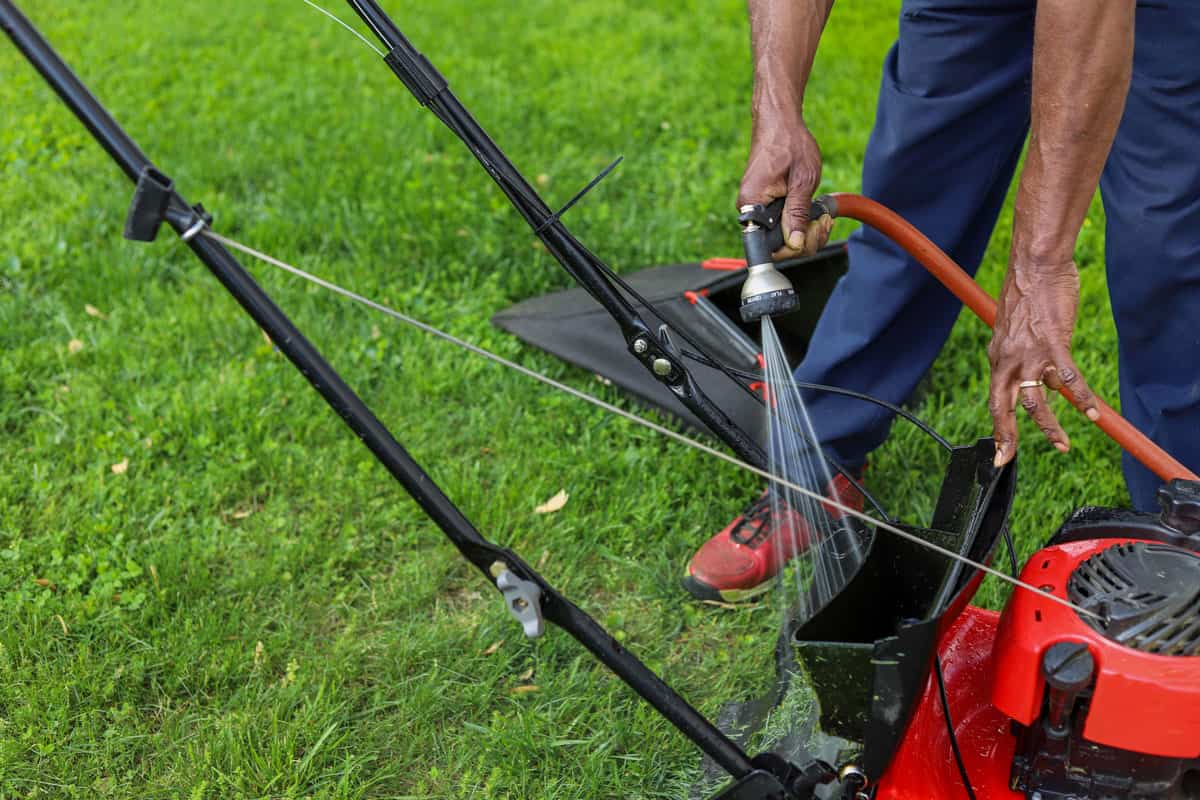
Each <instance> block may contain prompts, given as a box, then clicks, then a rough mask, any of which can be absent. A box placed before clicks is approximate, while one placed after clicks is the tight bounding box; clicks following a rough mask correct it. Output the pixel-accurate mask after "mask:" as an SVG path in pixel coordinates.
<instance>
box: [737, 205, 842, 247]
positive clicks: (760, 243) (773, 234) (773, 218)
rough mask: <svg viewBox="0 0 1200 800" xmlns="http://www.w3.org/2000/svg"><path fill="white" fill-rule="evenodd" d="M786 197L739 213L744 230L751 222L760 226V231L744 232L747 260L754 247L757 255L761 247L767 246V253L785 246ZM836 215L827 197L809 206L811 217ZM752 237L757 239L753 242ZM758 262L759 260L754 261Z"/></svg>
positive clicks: (739, 219)
mask: <svg viewBox="0 0 1200 800" xmlns="http://www.w3.org/2000/svg"><path fill="white" fill-rule="evenodd" d="M784 200H786V198H783V197H780V198H777V199H775V200H772V201H771V202H770V203H768V204H767V205H765V206H764V205H763V204H762V203H756V204H755V205H754V206H752V207H750V208H749V209H747V210H746V211H743V212H742V213H741V214H739V215H738V222H740V223H741V224H742V229H743V231H744V230H745V228H746V226H747V225H748V224H750V223H754V224H755V225H757V226H758V228H759V230H758V231H753V232H749V233H743V237H744V238H745V239H746V249H747V251H748V252H747V253H746V257H747V261H751V254H750V252H749V251H750V250H751V249H752V248H753V249H754V250H755V254H756V255H757V254H758V253H759V252H761V248H764V247H765V248H766V252H767V254H770V253H774V252H776V251H778V250H779V249H780V248H781V247H783V225H782V222H783V204H784ZM826 215H828V216H834V214H833V211H832V210H831V209H830V207H829V205H828V204H827V203H826V198H825V197H817V198H814V199H813V201H812V206H810V208H809V212H808V218H809V219H820V218H821V217H823V216H826ZM751 237H753V239H755V240H757V241H755V242H754V243H753V244H752V243H751ZM752 263H757V262H752Z"/></svg>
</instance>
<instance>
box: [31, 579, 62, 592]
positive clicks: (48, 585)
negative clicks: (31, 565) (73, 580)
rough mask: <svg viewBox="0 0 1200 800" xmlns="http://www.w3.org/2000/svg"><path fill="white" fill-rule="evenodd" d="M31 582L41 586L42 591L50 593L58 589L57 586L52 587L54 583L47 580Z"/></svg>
mask: <svg viewBox="0 0 1200 800" xmlns="http://www.w3.org/2000/svg"><path fill="white" fill-rule="evenodd" d="M33 582H34V583H36V584H37V585H38V586H41V587H42V588H44V589H49V590H51V591H54V590H55V589H57V588H58V587H57V586H55V585H54V581H51V580H49V579H48V578H34V579H33Z"/></svg>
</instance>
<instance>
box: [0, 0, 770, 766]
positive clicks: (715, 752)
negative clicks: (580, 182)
mask: <svg viewBox="0 0 1200 800" xmlns="http://www.w3.org/2000/svg"><path fill="white" fill-rule="evenodd" d="M0 28H3V30H4V32H5V33H6V34H8V36H9V37H10V38H11V39H12V40H13V42H14V43H15V44H16V45H17V47H18V49H19V50H20V51H21V53H22V54H23V55H24V56H25V58H26V59H27V60H28V61H29V62H30V63H31V64H33V65H34V67H35V68H36V69H37V70H38V71H39V72H40V73H41V74H42V76H43V77H44V78H45V79H46V82H47V83H49V84H50V86H51V87H52V88H53V89H54V91H55V92H57V93H58V95H59V96H60V97H61V98H62V99H63V102H65V103H66V104H67V106H68V107H69V108H70V109H71V110H72V111H73V112H74V113H75V115H76V116H77V117H79V119H80V120H81V121H82V122H83V123H84V125H86V126H87V128H88V130H89V131H91V133H92V135H93V136H94V137H95V138H96V140H97V141H98V142H99V143H100V144H101V145H102V146H103V147H104V149H105V150H106V151H108V153H109V154H110V155H111V156H112V157H113V159H114V160H115V161H116V162H117V163H118V164H119V165H120V166H121V169H122V170H124V172H125V174H126V175H127V176H128V177H129V178H130V179H131V180H133V181H136V180H137V178H138V176H139V175H140V174H141V173H142V170H143V169H145V168H148V167H149V168H153V167H154V165H153V164H152V162H151V161H150V159H149V158H147V157H146V155H145V154H144V153H142V151H141V150H140V149H138V147H137V145H136V144H134V142H133V140H132V139H131V138H130V137H129V136H128V134H126V133H125V131H124V130H122V129H121V127H120V126H119V125H118V124H117V122H116V120H114V119H113V118H112V116H111V115H110V114H109V113H108V112H107V111H106V110H105V109H104V107H103V106H101V105H100V103H99V101H97V100H96V98H95V97H94V96H93V95H92V94H91V93H90V92H89V91H88V90H87V88H86V87H85V86H84V85H83V83H82V82H80V80H79V79H78V78H77V77H76V76H75V74H74V73H73V72H72V71H71V69H70V68H69V67H68V66H67V65H66V64H65V63H64V62H63V61H62V59H61V58H59V56H58V54H57V53H56V52H55V51H54V49H53V48H52V47H51V46H50V44H49V43H48V42H47V41H46V40H45V38H43V37H42V36H41V34H40V33H38V31H37V30H36V29H35V28H34V27H33V26H32V24H30V22H29V21H28V20H27V19H26V18H25V17H24V15H22V14H21V12H20V11H19V10H18V9H17V8H16V6H15V5H13V4H12V3H11V2H9V0H0ZM173 205H175V206H181V207H186V206H187V205H188V204H187V201H186V200H184V199H183V197H182V196H180V195H178V193H176V194H175V196H174V198H173ZM185 219H186V217H185V216H183V215H179V214H175V215H168V218H167V221H168V223H169V224H170V225H171V227H172V228H173V229H174V230H175V232H176V233H178V234H180V235H181V236H182V234H183V233H184V232H185V230H186V229H187V223H185V222H184V220H185ZM189 222H190V220H189ZM187 244H188V246H189V247H190V248H191V249H192V252H193V253H195V254H196V256H197V257H198V258H199V259H200V260H201V261H202V262H204V264H205V266H207V267H208V269H209V270H210V271H211V272H212V273H213V275H214V276H216V278H217V279H218V280H219V281H220V282H221V284H222V285H223V286H224V287H225V288H226V289H227V290H228V291H229V293H230V294H231V295H233V297H234V299H236V300H237V301H238V303H239V304H240V305H241V306H242V308H243V309H245V311H246V313H248V314H249V315H250V316H251V317H252V318H253V319H254V321H255V322H256V323H258V325H259V327H261V328H262V329H263V331H265V332H266V334H267V335H268V336H269V337H270V338H271V340H272V341H273V342H274V343H275V344H276V346H277V347H279V349H280V351H281V352H282V353H283V354H284V355H285V356H286V357H287V358H288V360H289V361H291V362H292V364H294V365H295V367H296V368H297V369H298V370H299V371H300V373H301V374H302V375H303V376H304V377H305V378H306V379H307V380H308V382H309V383H310V384H311V385H312V387H313V388H314V389H316V390H317V391H318V392H319V393H320V394H321V396H322V397H323V398H325V401H326V402H327V403H328V404H329V406H330V407H331V408H333V410H334V411H336V412H337V413H338V416H340V417H341V418H342V420H343V421H344V422H345V423H346V424H347V425H348V426H350V428H351V429H352V430H353V431H354V432H355V434H357V435H358V437H359V439H361V440H362V441H363V444H365V445H366V446H367V447H368V448H369V449H370V451H371V452H372V453H373V454H374V455H375V457H376V459H378V460H379V462H380V463H381V464H383V466H384V467H386V468H387V470H388V472H390V473H391V474H392V476H393V477H395V478H396V480H397V481H399V482H400V484H401V485H402V486H403V487H404V488H405V490H406V491H407V492H408V493H409V494H410V495H411V496H412V498H413V499H414V500H416V502H417V504H418V505H419V506H420V507H421V509H422V510H423V511H424V512H425V513H426V514H428V515H429V517H430V518H431V519H432V520H433V521H434V522H435V523H436V524H437V525H438V527H439V528H441V529H442V531H443V532H444V533H445V534H446V536H447V537H448V538H449V539H450V540H451V541H452V542H453V543H454V544H455V546H457V547H458V548H459V550H460V551H462V552H463V554H464V555H466V556H467V558H468V560H470V561H472V563H475V564H476V566H477V567H479V568H480V569H481V570H482V571H484V572H485V573H486V571H487V569H486V567H485V566H483V565H480V564H479V563H478V559H475V558H472V557H471V555H470V553H471V552H472V551H474V550H475V548H476V547H479V546H482V547H487V548H494V549H495V550H496V551H499V548H495V546H494V545H492V544H491V543H490V542H488V541H487V540H486V539H484V538H483V536H481V535H480V534H479V532H478V531H477V530H476V529H475V527H474V526H473V525H472V524H471V523H470V522H469V521H468V520H467V518H466V517H465V516H464V515H463V513H462V512H461V511H460V510H459V509H458V507H457V506H455V505H454V503H452V502H451V501H450V499H449V498H448V497H447V496H446V495H445V494H444V493H443V492H442V490H441V489H440V488H439V487H438V486H437V484H436V483H434V481H433V479H432V478H430V477H429V475H428V474H427V473H426V472H425V471H424V470H423V469H422V468H421V466H420V465H419V464H418V463H417V462H416V461H415V460H414V459H413V458H412V456H410V455H409V454H408V452H407V451H406V450H405V449H404V447H403V446H401V444H400V443H399V442H398V441H396V439H395V437H394V436H392V434H391V432H390V431H389V430H388V429H387V428H386V427H385V426H384V424H383V423H382V422H380V421H379V419H378V418H377V417H376V416H375V415H374V414H373V413H372V412H371V410H370V409H369V408H367V406H366V404H365V403H363V401H362V400H361V399H360V398H359V397H358V395H356V394H355V393H354V391H353V390H352V389H351V388H350V387H349V386H348V385H347V384H346V383H345V381H343V380H342V378H341V376H340V375H338V373H337V371H336V370H334V368H333V367H332V366H330V364H329V363H328V362H327V361H326V360H325V359H324V357H323V356H322V355H321V354H320V352H319V351H318V350H317V349H316V347H314V346H313V345H312V343H311V342H309V341H308V339H306V338H305V337H304V335H303V334H302V333H301V332H300V330H299V329H298V328H296V326H295V325H294V324H293V323H292V321H291V320H290V319H288V317H287V315H286V314H284V313H283V311H282V310H280V308H279V307H278V306H277V305H275V303H274V301H272V300H271V298H270V296H269V295H267V293H266V292H265V291H263V289H262V287H260V286H259V285H258V284H257V283H255V281H254V279H253V278H252V277H251V276H250V274H249V273H248V272H246V270H245V268H243V267H242V265H241V264H240V263H239V262H238V260H237V259H236V258H234V256H233V255H232V254H230V252H229V251H228V250H226V249H225V247H224V246H223V245H222V244H221V243H219V242H218V241H216V240H215V239H213V238H210V237H208V236H193V237H191V238H190V240H189V241H188V242H187ZM527 571H528V572H529V573H531V575H532V576H535V577H537V578H538V579H539V580H541V577H540V576H538V575H537V573H536V572H533V570H527ZM542 582H543V583H544V581H542ZM544 613H545V615H546V617H547V618H548V619H550V620H551V621H552V622H555V624H557V625H559V626H560V627H562V628H563V629H564V630H566V631H567V633H569V634H570V635H571V636H572V637H574V638H575V639H576V640H577V641H578V642H580V643H581V644H582V645H583V646H584V647H586V648H587V649H588V650H589V651H591V652H592V653H593V654H594V655H595V656H596V657H597V658H598V659H599V660H600V661H601V662H603V663H604V664H605V665H606V666H608V667H609V668H610V669H611V670H613V672H615V673H616V674H617V675H618V676H619V677H620V678H621V679H622V681H624V682H625V683H626V684H627V685H628V686H629V687H630V688H632V689H633V690H634V691H635V692H637V694H638V695H640V696H641V697H642V698H643V699H644V700H646V701H647V702H648V703H650V705H652V706H653V707H654V708H655V710H657V711H658V712H659V713H660V714H661V715H662V716H663V717H664V718H666V719H667V720H668V721H670V722H671V723H672V724H673V725H675V727H676V728H678V729H679V730H680V732H682V733H683V734H684V735H685V736H687V738H688V739H690V740H691V741H692V742H693V743H695V744H696V745H697V746H698V747H699V748H700V749H701V750H703V751H704V752H705V753H706V754H708V755H709V756H710V757H712V758H713V759H714V760H715V761H716V762H717V763H718V764H720V765H721V766H722V767H723V768H724V769H725V770H726V771H728V772H729V773H730V774H731V775H732V776H733V777H735V778H741V777H743V776H745V775H746V774H748V773H749V772H750V771H751V770H752V769H753V766H752V765H751V762H750V759H749V757H748V756H747V755H746V753H745V752H744V751H743V750H742V749H741V748H740V747H738V746H737V745H736V744H735V743H734V742H733V741H732V740H730V739H729V738H728V737H727V736H725V735H724V734H723V733H721V731H720V730H719V729H718V728H717V727H716V726H715V725H713V724H712V723H711V722H710V721H709V720H708V719H706V718H705V717H704V716H703V715H702V714H701V713H700V712H699V711H697V710H696V709H695V708H693V707H692V706H691V705H689V704H688V703H687V701H685V700H684V699H683V698H682V697H680V696H679V695H678V694H677V693H676V692H675V691H674V690H673V689H671V687H670V686H668V685H667V684H666V683H665V682H663V680H662V679H661V678H659V677H658V676H657V675H656V674H655V673H654V672H653V671H652V670H650V669H649V668H648V667H647V666H646V665H645V664H643V663H642V662H641V661H639V660H638V659H637V658H636V657H635V656H633V655H632V654H631V653H629V652H628V651H627V650H625V649H624V648H623V647H622V646H621V645H620V643H618V642H617V641H616V640H615V639H613V637H612V636H611V635H609V634H608V633H607V631H605V630H604V629H603V628H602V627H601V626H600V625H599V623H597V622H596V621H595V620H594V619H592V618H591V617H589V616H588V615H587V614H586V613H584V612H583V611H582V610H580V609H579V608H578V607H577V606H575V605H574V604H573V603H571V602H570V601H569V600H567V599H566V598H564V597H562V596H561V595H559V594H558V593H557V592H552V593H551V594H550V595H548V596H547V598H546V607H545V609H544Z"/></svg>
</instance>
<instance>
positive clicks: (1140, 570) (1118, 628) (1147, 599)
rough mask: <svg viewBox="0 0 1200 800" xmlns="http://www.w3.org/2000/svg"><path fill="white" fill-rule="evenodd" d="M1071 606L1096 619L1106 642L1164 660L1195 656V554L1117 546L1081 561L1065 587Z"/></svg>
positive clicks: (1199, 647) (1199, 638)
mask: <svg viewBox="0 0 1200 800" xmlns="http://www.w3.org/2000/svg"><path fill="white" fill-rule="evenodd" d="M1067 595H1068V596H1069V597H1070V599H1071V602H1073V603H1075V604H1077V605H1079V606H1081V607H1083V608H1084V609H1087V610H1088V611H1093V612H1095V613H1097V614H1099V615H1100V617H1101V619H1095V618H1093V617H1084V618H1083V619H1084V621H1085V622H1087V623H1088V624H1089V625H1091V626H1092V627H1093V628H1095V629H1096V630H1098V631H1100V633H1102V634H1104V635H1105V636H1106V637H1107V638H1109V639H1112V640H1113V641H1115V642H1119V643H1120V644H1122V645H1124V646H1126V647H1131V648H1133V649H1135V650H1141V651H1143V652H1146V653H1156V654H1159V655H1169V656H1200V555H1197V554H1196V553H1193V552H1190V551H1188V550H1184V549H1182V548H1179V547H1172V546H1171V545H1165V544H1147V543H1143V542H1137V543H1133V544H1119V545H1114V546H1113V547H1110V548H1108V549H1107V550H1104V551H1102V552H1099V553H1096V554H1095V555H1094V556H1092V557H1091V558H1089V559H1088V560H1087V561H1084V562H1083V563H1082V564H1080V565H1079V566H1078V567H1076V569H1075V572H1074V573H1072V575H1071V579H1070V581H1069V582H1068V584H1067Z"/></svg>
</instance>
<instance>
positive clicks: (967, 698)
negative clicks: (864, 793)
mask: <svg viewBox="0 0 1200 800" xmlns="http://www.w3.org/2000/svg"><path fill="white" fill-rule="evenodd" d="M998 624H999V615H998V614H997V613H996V612H994V611H985V610H983V609H981V608H976V607H975V606H968V607H967V608H966V609H965V610H964V611H963V612H962V614H960V615H958V617H957V618H956V619H955V620H954V622H953V624H951V625H950V627H949V628H948V629H947V631H946V634H945V636H943V637H942V640H941V644H940V645H939V647H938V652H939V653H940V654H941V659H942V673H943V675H944V677H945V679H946V695H947V698H948V699H949V703H950V717H951V719H952V720H953V722H954V731H955V736H956V737H957V739H958V744H959V749H960V751H961V752H962V756H963V763H964V764H965V766H966V770H967V776H968V777H969V778H970V779H971V787H972V788H973V789H974V790H975V796H976V797H977V798H978V800H1023V795H1021V794H1020V793H1019V792H1014V791H1012V790H1011V789H1010V788H1009V787H1008V778H1009V770H1010V768H1011V766H1012V760H1013V753H1014V751H1015V749H1016V739H1015V738H1014V737H1013V735H1012V733H1011V731H1010V723H1009V720H1008V719H1007V718H1006V717H1005V716H1004V715H1003V714H1001V713H1000V712H999V711H998V710H996V708H995V707H994V706H993V705H992V704H991V702H990V701H989V689H990V687H991V676H992V643H993V641H994V640H995V637H996V629H997V626H998ZM966 797H967V793H966V789H965V788H964V787H963V782H962V778H961V777H960V775H959V771H958V766H957V764H956V763H955V761H954V751H953V749H951V747H950V736H949V732H948V731H947V729H946V718H945V716H944V715H943V714H942V702H941V699H940V697H939V696H938V688H937V679H936V677H935V676H934V674H933V671H932V669H931V670H930V675H929V679H928V681H927V682H926V684H925V691H924V693H923V694H922V695H921V700H920V703H919V704H918V706H917V710H916V711H915V712H914V713H913V717H912V720H911V721H910V722H909V725H908V730H907V731H906V732H905V735H904V740H903V741H902V742H901V744H900V747H899V749H898V750H897V751H896V755H895V756H894V757H893V759H892V763H891V765H890V766H889V767H888V770H887V773H886V774H885V775H884V776H883V777H882V778H881V779H880V781H879V786H878V790H877V793H876V800H918V799H920V800H965V798H966Z"/></svg>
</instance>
